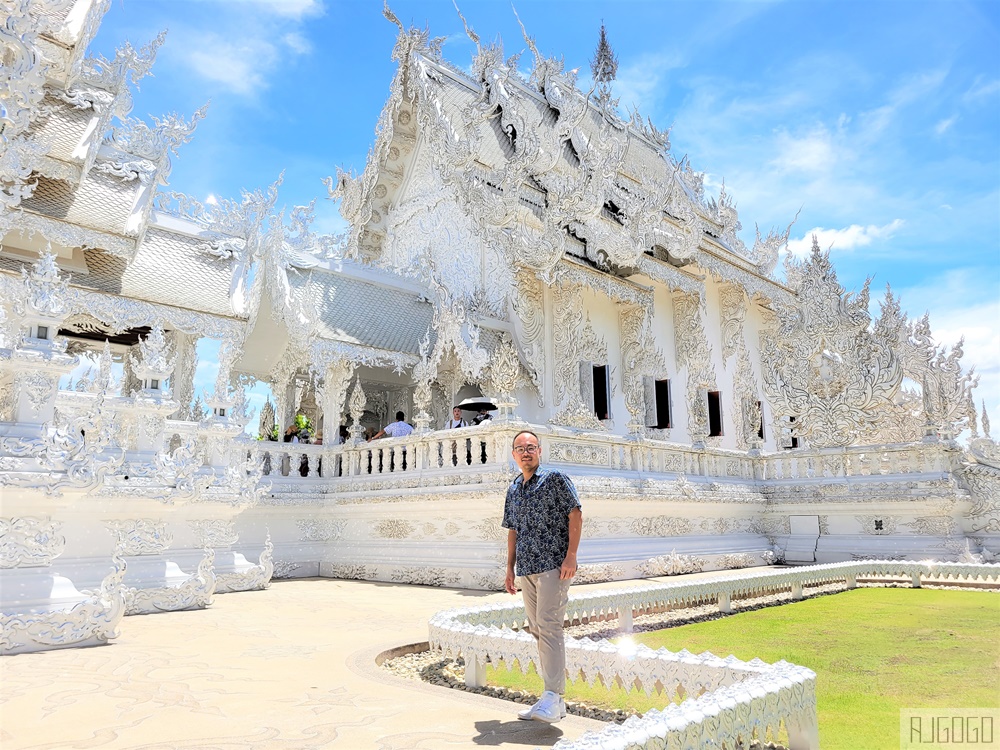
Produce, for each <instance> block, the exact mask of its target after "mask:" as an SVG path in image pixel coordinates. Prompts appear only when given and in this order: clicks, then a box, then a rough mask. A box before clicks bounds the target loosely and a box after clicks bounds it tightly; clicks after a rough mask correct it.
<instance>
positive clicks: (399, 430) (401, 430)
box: [385, 422, 413, 437]
mask: <svg viewBox="0 0 1000 750" xmlns="http://www.w3.org/2000/svg"><path fill="white" fill-rule="evenodd" d="M411 432H413V428H412V427H410V425H408V424H407V423H406V422H393V423H392V424H387V425H386V426H385V434H386V435H388V436H389V437H406V436H407V435H409V434H410V433H411Z"/></svg>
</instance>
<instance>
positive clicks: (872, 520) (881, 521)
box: [854, 515, 898, 536]
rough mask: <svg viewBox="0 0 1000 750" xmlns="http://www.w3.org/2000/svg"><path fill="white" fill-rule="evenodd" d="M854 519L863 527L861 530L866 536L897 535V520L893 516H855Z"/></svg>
mask: <svg viewBox="0 0 1000 750" xmlns="http://www.w3.org/2000/svg"><path fill="white" fill-rule="evenodd" d="M854 519H855V520H856V521H857V522H858V523H859V524H860V525H861V530H862V531H863V532H864V533H865V534H870V535H872V536H886V535H888V534H895V533H896V523H897V521H898V519H897V518H895V517H893V516H871V515H865V516H855V517H854Z"/></svg>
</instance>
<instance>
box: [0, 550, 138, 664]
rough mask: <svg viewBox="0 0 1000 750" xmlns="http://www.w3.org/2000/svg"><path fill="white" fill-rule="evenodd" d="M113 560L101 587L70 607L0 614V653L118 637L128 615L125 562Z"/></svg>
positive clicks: (75, 644)
mask: <svg viewBox="0 0 1000 750" xmlns="http://www.w3.org/2000/svg"><path fill="white" fill-rule="evenodd" d="M114 563H115V567H114V570H113V571H112V572H111V573H109V574H108V575H107V576H105V578H104V580H103V581H101V587H100V589H99V590H98V591H96V592H95V593H93V594H91V595H90V596H88V597H87V598H85V599H83V600H81V601H79V602H77V603H76V604H74V605H73V606H72V607H71V608H70V609H59V610H46V611H40V612H32V613H25V614H10V615H5V614H0V655H3V654H17V653H24V652H28V651H42V650H46V649H50V648H62V647H67V646H89V645H96V644H101V643H106V642H107V641H108V640H109V639H111V638H116V637H117V636H118V623H119V622H121V619H122V617H124V616H125V594H124V592H123V591H122V579H123V578H124V577H125V561H124V560H122V559H121V558H120V557H116V558H114Z"/></svg>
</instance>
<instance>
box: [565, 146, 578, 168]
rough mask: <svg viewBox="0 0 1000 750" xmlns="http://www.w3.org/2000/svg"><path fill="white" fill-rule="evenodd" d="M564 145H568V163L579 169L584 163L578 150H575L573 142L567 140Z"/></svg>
mask: <svg viewBox="0 0 1000 750" xmlns="http://www.w3.org/2000/svg"><path fill="white" fill-rule="evenodd" d="M564 143H565V144H566V161H568V162H569V163H570V165H571V166H574V167H579V166H580V164H581V163H582V162H581V161H580V155H579V154H578V153H577V152H576V149H575V148H573V142H572V141H569V140H567V141H564Z"/></svg>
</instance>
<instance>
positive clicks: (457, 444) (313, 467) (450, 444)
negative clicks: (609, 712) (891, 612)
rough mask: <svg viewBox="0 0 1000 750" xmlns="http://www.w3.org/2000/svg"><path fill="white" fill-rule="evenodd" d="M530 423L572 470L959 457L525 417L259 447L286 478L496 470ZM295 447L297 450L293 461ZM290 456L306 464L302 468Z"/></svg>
mask: <svg viewBox="0 0 1000 750" xmlns="http://www.w3.org/2000/svg"><path fill="white" fill-rule="evenodd" d="M524 426H527V427H530V428H531V429H532V430H534V431H535V432H537V433H538V434H539V435H540V436H541V438H542V462H543V463H545V464H547V465H552V466H558V467H562V468H566V469H569V470H572V469H573V468H574V467H579V468H581V469H585V470H599V471H614V472H621V473H623V474H629V473H631V474H635V475H647V474H654V475H655V474H664V475H667V476H670V475H673V476H687V477H699V476H701V477H710V478H713V479H714V478H719V479H732V480H736V481H746V482H754V481H764V482H768V483H771V482H774V483H778V484H780V483H782V482H792V481H795V482H799V481H809V480H814V479H815V480H818V481H822V480H829V479H831V478H832V479H849V480H858V481H865V480H866V479H867V478H869V477H884V476H904V475H916V474H920V475H922V476H924V477H926V476H928V475H932V476H933V475H943V474H945V473H947V472H949V471H951V470H952V469H953V468H954V467H953V466H952V462H953V457H952V456H951V455H950V454H949V451H948V449H947V446H945V445H943V444H905V445H883V446H863V447H851V448H826V449H814V450H794V451H781V452H778V453H773V454H769V455H764V456H754V455H750V454H748V453H747V452H745V451H735V450H728V449H722V448H713V447H708V448H695V447H693V446H690V445H680V444H674V443H667V442H664V441H660V440H629V439H626V438H623V437H621V436H619V435H606V434H600V433H575V432H570V431H568V430H563V429H559V428H551V427H546V426H539V425H524V424H523V423H521V424H518V423H506V424H501V423H495V424H490V425H483V426H480V427H467V428H462V429H457V430H438V431H434V432H428V433H424V434H422V435H418V434H417V433H413V434H411V435H409V436H407V437H405V438H385V439H381V440H376V441H373V442H370V443H360V444H347V445H331V446H309V445H297V446H293V445H292V444H289V443H271V442H260V443H258V448H257V449H258V451H261V452H267V453H270V454H272V461H271V464H272V466H279V467H281V468H280V470H275V469H274V468H271V469H269V470H267V471H269V472H270V475H271V476H272V477H276V476H284V477H285V478H286V479H287V480H294V479H302V478H306V479H308V478H319V477H322V478H324V479H327V480H336V479H338V478H352V479H363V478H365V477H368V478H378V477H386V476H389V475H392V476H404V475H409V476H414V475H416V474H424V473H427V472H431V473H440V472H445V473H446V472H449V471H450V472H456V471H457V472H468V471H469V470H470V469H471V470H482V469H488V470H490V471H495V470H497V469H500V468H502V467H505V466H506V465H507V463H508V461H509V458H510V441H511V439H512V438H513V436H514V434H515V433H516V431H517V430H518V429H520V428H521V427H524ZM293 453H298V454H299V458H297V459H294V461H293V459H292V454H293ZM303 455H304V456H306V458H305V459H302V456H303ZM320 457H322V459H323V468H322V470H320V467H319V463H320V462H319V458H320ZM297 462H298V463H297ZM292 463H295V466H300V464H301V471H300V470H299V469H297V468H295V467H293V466H292ZM307 464H308V466H307ZM303 472H304V473H303Z"/></svg>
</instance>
